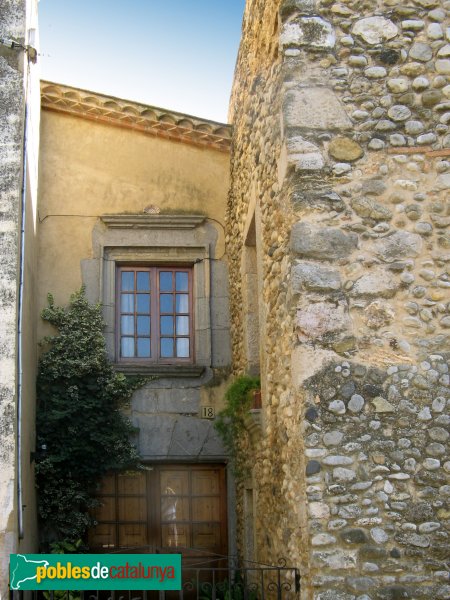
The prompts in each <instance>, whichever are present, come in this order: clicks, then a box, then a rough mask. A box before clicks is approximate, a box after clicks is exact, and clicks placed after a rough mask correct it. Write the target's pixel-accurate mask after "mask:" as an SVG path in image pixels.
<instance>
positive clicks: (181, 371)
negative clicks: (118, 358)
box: [114, 363, 205, 377]
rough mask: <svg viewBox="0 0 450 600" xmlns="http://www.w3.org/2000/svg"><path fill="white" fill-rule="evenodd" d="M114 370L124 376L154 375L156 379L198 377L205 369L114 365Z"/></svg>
mask: <svg viewBox="0 0 450 600" xmlns="http://www.w3.org/2000/svg"><path fill="white" fill-rule="evenodd" d="M114 368H115V370H116V371H119V372H120V373H124V374H125V375H155V376H158V377H200V375H202V374H203V372H204V370H205V367H203V366H198V365H182V364H179V365H138V364H130V363H128V364H127V363H115V364H114Z"/></svg>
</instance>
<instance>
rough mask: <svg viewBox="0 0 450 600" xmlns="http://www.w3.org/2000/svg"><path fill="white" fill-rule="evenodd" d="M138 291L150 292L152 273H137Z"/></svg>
mask: <svg viewBox="0 0 450 600" xmlns="http://www.w3.org/2000/svg"><path fill="white" fill-rule="evenodd" d="M136 278H137V290H138V291H139V292H149V291H150V273H148V272H145V271H139V272H138V273H137V276H136Z"/></svg>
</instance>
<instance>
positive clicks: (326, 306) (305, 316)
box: [296, 300, 352, 340]
mask: <svg viewBox="0 0 450 600" xmlns="http://www.w3.org/2000/svg"><path fill="white" fill-rule="evenodd" d="M296 325H297V328H298V335H299V338H300V339H304V340H308V339H310V340H313V339H316V338H321V337H323V336H324V335H326V334H330V333H338V332H341V331H346V330H348V329H350V328H351V325H352V321H351V319H350V316H349V314H348V305H347V303H346V302H345V301H343V300H342V301H339V302H337V303H330V302H316V303H315V304H308V305H307V306H304V307H302V308H301V309H299V310H298V311H297V318H296Z"/></svg>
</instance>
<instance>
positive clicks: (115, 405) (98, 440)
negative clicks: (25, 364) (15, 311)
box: [36, 289, 148, 549]
mask: <svg viewBox="0 0 450 600" xmlns="http://www.w3.org/2000/svg"><path fill="white" fill-rule="evenodd" d="M48 302H49V304H48V307H47V308H45V309H44V310H43V311H42V318H43V319H44V320H45V321H48V322H49V323H50V324H51V325H53V326H54V327H55V328H56V330H57V334H56V335H54V336H47V337H46V338H45V348H46V351H45V353H44V354H43V355H42V357H41V359H40V361H39V367H38V378H37V397H38V408H37V415H36V428H37V453H36V483H37V489H38V513H39V518H40V534H41V542H42V547H43V548H44V549H48V548H49V547H50V546H51V545H52V544H55V543H62V542H64V543H65V544H72V545H73V544H76V543H78V540H80V539H82V538H83V537H84V535H85V533H86V530H87V528H88V527H89V526H90V525H91V517H90V514H89V511H90V509H91V508H92V507H93V506H94V505H95V499H94V496H95V490H96V487H97V486H98V484H99V482H100V480H101V478H102V477H103V476H104V475H105V474H106V473H108V472H110V471H112V470H122V469H128V468H137V467H138V465H139V456H138V453H137V450H136V448H135V447H134V445H133V444H132V442H131V440H132V438H133V437H134V436H135V434H136V430H135V428H134V427H133V426H132V424H131V423H130V421H129V420H127V419H126V418H125V417H124V416H123V415H122V413H121V412H120V410H119V408H120V406H122V405H123V404H125V403H126V402H128V401H129V400H130V398H131V395H132V393H133V391H134V390H136V389H137V388H138V387H140V386H142V385H143V384H144V383H145V382H146V381H148V379H144V378H136V377H135V378H128V377H125V376H124V375H123V374H122V373H116V372H115V370H114V368H113V366H112V365H111V364H110V362H109V360H108V356H107V353H106V347H105V340H104V336H103V329H104V322H103V318H102V314H101V306H100V305H99V304H96V305H92V304H89V302H88V301H87V300H86V297H85V294H84V289H81V290H80V291H79V292H77V293H75V294H73V295H72V296H71V299H70V304H69V305H68V306H67V307H57V306H55V304H54V300H53V297H52V296H51V294H49V296H48Z"/></svg>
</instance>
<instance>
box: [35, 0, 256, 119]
mask: <svg viewBox="0 0 450 600" xmlns="http://www.w3.org/2000/svg"><path fill="white" fill-rule="evenodd" d="M244 5H245V0H122V1H120V2H119V0H40V2H39V34H40V54H41V56H40V61H41V77H42V79H44V80H47V81H53V82H56V83H62V84H65V85H72V86H74V87H79V88H83V89H87V90H91V91H94V92H99V93H104V94H108V95H111V96H117V97H119V98H125V99H127V100H135V101H137V102H142V103H144V104H149V105H151V106H158V107H161V108H165V109H168V110H172V111H176V112H182V113H186V114H190V115H194V116H198V117H203V118H204V119H211V120H214V121H220V122H226V121H227V113H228V102H229V97H230V92H231V84H232V79H233V72H234V66H235V63H236V57H237V51H238V46H239V38H240V33H241V23H242V15H243V11H244Z"/></svg>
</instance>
